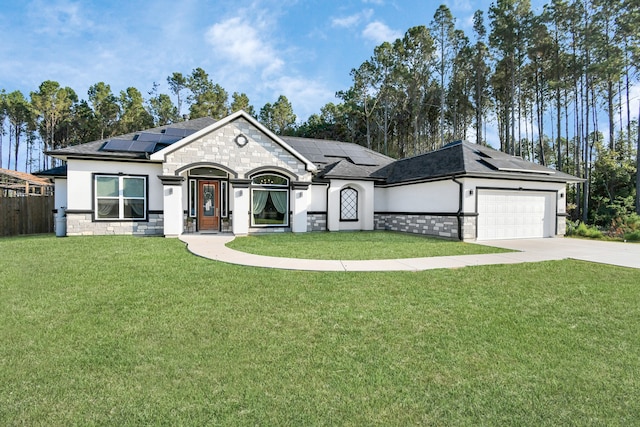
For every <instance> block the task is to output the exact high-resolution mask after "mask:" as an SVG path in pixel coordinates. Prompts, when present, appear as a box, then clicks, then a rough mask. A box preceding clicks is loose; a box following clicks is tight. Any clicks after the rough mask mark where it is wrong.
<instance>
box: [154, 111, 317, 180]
mask: <svg viewBox="0 0 640 427" xmlns="http://www.w3.org/2000/svg"><path fill="white" fill-rule="evenodd" d="M241 133H242V134H244V135H245V136H246V137H247V138H248V139H249V142H248V143H247V145H245V146H244V147H239V146H238V145H237V144H236V143H235V142H234V141H235V138H236V137H237V136H238V135H240V134H241ZM202 162H205V163H207V162H208V163H216V164H221V165H225V166H227V167H228V168H230V169H231V170H233V171H234V172H235V173H237V174H238V176H237V178H244V177H245V174H246V173H247V172H250V171H252V170H254V169H255V168H258V167H262V166H276V167H279V168H283V169H286V170H289V171H291V172H293V173H294V174H295V175H297V177H298V178H297V179H298V180H300V181H311V173H309V172H307V171H306V165H305V164H304V163H303V162H302V161H300V160H298V159H297V158H295V157H294V156H293V155H291V154H290V153H289V152H287V151H286V150H285V149H284V148H282V147H281V146H280V145H279V144H277V143H276V142H274V141H272V140H271V139H270V138H268V137H267V136H266V135H265V134H263V133H262V132H261V131H260V130H259V129H257V128H255V127H254V126H253V125H251V124H250V123H249V122H247V121H246V120H244V119H238V120H236V121H234V122H232V123H229V124H227V125H225V126H224V127H222V128H220V129H216V130H215V131H213V132H211V133H209V134H207V135H204V136H203V137H202V138H200V139H198V140H196V141H193V142H192V143H190V144H188V145H186V146H184V147H181V148H180V149H178V150H176V151H174V152H171V153H169V154H167V156H166V160H165V163H164V166H163V173H164V174H165V175H173V174H174V173H175V171H176V170H177V169H179V168H181V167H183V166H185V165H189V164H196V163H202Z"/></svg>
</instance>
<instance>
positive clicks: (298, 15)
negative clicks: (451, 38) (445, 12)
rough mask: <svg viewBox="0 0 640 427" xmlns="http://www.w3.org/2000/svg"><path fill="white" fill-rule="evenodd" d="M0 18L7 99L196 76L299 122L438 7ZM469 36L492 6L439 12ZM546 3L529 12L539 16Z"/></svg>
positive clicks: (367, 4) (43, 8) (409, 4)
mask: <svg viewBox="0 0 640 427" xmlns="http://www.w3.org/2000/svg"><path fill="white" fill-rule="evenodd" d="M8 3H9V4H5V5H3V7H2V12H1V14H0V34H2V40H3V41H2V43H0V88H4V89H5V90H7V91H13V90H16V89H17V90H21V91H22V92H23V93H24V94H25V95H27V96H28V94H29V92H31V91H35V90H37V88H38V86H39V84H40V83H41V82H42V81H44V80H55V81H58V82H59V83H60V84H61V85H62V86H69V87H71V88H72V89H74V90H75V91H76V92H77V94H78V96H79V97H80V98H81V99H86V98H87V90H88V88H89V86H91V85H92V84H94V83H97V82H100V81H103V82H105V83H107V84H109V85H111V88H112V90H113V92H114V93H115V94H118V93H119V92H120V91H121V90H123V89H126V88H127V87H129V86H133V87H136V88H138V89H139V90H140V91H141V92H142V93H143V95H145V96H146V95H147V92H148V91H150V90H151V88H152V85H153V83H154V82H157V83H159V84H160V88H159V89H160V92H164V93H169V89H168V86H167V83H166V78H167V76H169V75H170V74H172V73H173V72H175V71H178V72H182V73H183V74H185V75H186V74H189V73H190V72H191V70H193V69H194V68H196V67H202V68H203V69H204V70H205V71H207V72H208V73H209V76H210V77H211V79H212V80H213V81H214V83H219V84H220V85H221V86H222V87H224V88H225V89H226V90H227V91H228V92H229V95H231V94H232V93H233V92H235V91H237V92H244V93H246V94H247V95H248V96H249V99H250V101H251V104H252V105H253V106H254V108H255V109H256V111H259V109H260V108H261V107H262V106H263V105H264V104H265V103H267V102H274V101H275V100H276V99H277V98H278V96H279V95H281V94H283V95H285V96H287V98H288V99H289V101H291V103H292V105H293V108H294V111H295V112H296V114H297V115H298V118H299V120H305V119H306V118H307V117H308V116H309V115H310V114H313V113H316V112H319V111H320V107H322V106H323V105H325V104H326V103H327V102H336V101H337V100H336V98H335V92H336V91H339V90H344V89H347V88H348V87H349V86H350V85H351V79H350V76H349V72H350V70H351V69H352V68H355V67H358V66H359V65H360V64H361V63H362V62H363V61H364V60H366V59H368V58H369V57H370V56H371V54H372V53H373V49H374V47H375V46H377V45H379V44H380V43H382V42H383V41H393V40H395V39H396V38H397V37H401V36H402V35H403V34H404V32H405V31H406V30H407V29H408V28H410V27H412V26H415V25H429V23H430V22H431V20H432V18H433V14H434V12H435V10H436V9H437V7H438V6H439V4H440V2H431V1H427V0H339V1H332V0H297V1H296V0H239V1H233V2H231V1H207V0H178V1H176V0H110V1H108V2H107V1H73V0H27V1H12V2H8ZM443 3H444V4H447V6H449V8H450V9H451V11H452V13H453V15H454V16H455V17H456V18H457V26H458V27H459V28H461V29H464V30H465V32H466V33H467V34H468V35H469V36H471V35H472V31H471V17H472V15H473V13H474V11H475V10H477V9H483V10H485V12H486V10H487V9H488V7H489V4H490V1H488V0H481V1H471V0H447V1H444V2H443ZM536 3H539V2H536V1H534V4H536Z"/></svg>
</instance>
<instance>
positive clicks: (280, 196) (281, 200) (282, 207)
mask: <svg viewBox="0 0 640 427" xmlns="http://www.w3.org/2000/svg"><path fill="white" fill-rule="evenodd" d="M269 194H270V195H271V202H273V206H275V208H276V210H277V211H278V212H279V213H281V214H283V213H285V212H286V211H287V192H286V191H270V192H269Z"/></svg>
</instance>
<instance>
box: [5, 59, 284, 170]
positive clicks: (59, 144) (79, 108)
mask: <svg viewBox="0 0 640 427" xmlns="http://www.w3.org/2000/svg"><path fill="white" fill-rule="evenodd" d="M167 83H168V87H169V89H170V92H171V95H173V99H175V100H176V102H174V101H173V99H172V97H171V96H170V95H169V94H166V93H160V92H159V90H158V88H159V86H160V85H159V84H158V83H155V82H154V83H153V87H152V89H151V90H150V91H149V92H148V96H147V97H146V98H145V97H144V96H143V95H142V93H141V92H140V91H139V90H138V89H136V88H135V87H129V88H127V89H126V90H123V91H120V93H119V94H118V95H116V94H114V93H113V91H112V90H111V86H110V85H108V84H106V83H104V82H99V83H96V84H94V85H92V86H91V87H90V88H89V90H88V91H87V99H86V100H85V99H79V97H78V95H77V94H76V92H75V91H74V90H73V89H72V88H70V87H62V86H61V85H60V84H59V83H58V82H56V81H52V80H46V81H44V82H42V84H40V86H39V88H38V90H37V91H33V92H31V93H30V94H29V97H28V98H27V97H26V96H25V95H24V94H23V93H22V92H21V91H19V90H15V91H12V92H9V93H7V92H6V90H5V89H2V90H0V123H1V124H2V126H1V127H0V159H2V158H3V157H2V150H3V149H6V150H8V160H7V163H6V165H3V164H2V163H1V162H0V167H5V166H6V168H8V169H11V168H13V169H15V170H18V169H23V170H25V171H29V172H31V171H37V170H41V169H47V168H49V167H51V166H55V164H53V163H52V162H53V161H54V160H53V159H50V158H49V157H48V156H46V155H45V154H44V153H45V152H47V151H49V150H54V149H58V148H63V147H67V146H70V145H76V144H81V143H84V142H89V141H94V140H99V139H105V138H109V137H112V136H115V135H122V134H126V133H130V132H136V131H139V130H143V129H148V128H151V127H154V126H163V125H167V124H171V123H176V122H179V121H182V120H185V119H187V118H192V119H195V118H200V117H206V116H210V117H213V118H216V119H221V118H223V117H225V116H227V115H228V114H230V113H232V112H235V111H238V110H241V109H243V110H245V111H247V112H248V113H249V114H251V115H255V110H254V108H253V106H252V105H251V104H250V103H249V98H248V96H247V95H246V94H244V93H238V92H234V93H233V94H232V95H231V101H229V94H228V93H227V91H226V90H225V89H224V88H223V87H222V86H220V85H219V84H216V83H213V81H212V80H211V79H210V78H209V75H208V74H207V72H206V71H205V70H203V69H202V68H196V69H194V70H193V71H192V72H191V74H189V75H184V74H182V73H179V72H174V73H173V74H172V75H171V76H169V77H167ZM183 105H184V106H185V107H186V111H188V114H184V115H181V114H180V111H182V110H183ZM259 118H260V120H261V121H262V122H263V123H265V124H266V125H267V126H269V127H270V128H272V129H275V130H280V129H285V128H287V127H291V126H293V125H294V124H295V122H296V116H295V114H293V107H292V105H291V103H290V102H289V100H288V99H287V98H286V97H285V96H280V97H279V98H278V100H276V101H275V102H274V103H273V104H271V103H267V104H265V105H264V106H263V107H262V108H261V109H260V112H259ZM23 145H24V146H26V150H22V149H21V148H22V147H23ZM22 152H26V156H23V158H20V153H22Z"/></svg>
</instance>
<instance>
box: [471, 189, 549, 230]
mask: <svg viewBox="0 0 640 427" xmlns="http://www.w3.org/2000/svg"><path fill="white" fill-rule="evenodd" d="M554 200H555V198H554V196H553V193H546V192H534V191H507V190H479V191H478V223H477V224H478V240H495V239H526V238H535V237H550V236H552V235H553V234H555V205H553V201H554Z"/></svg>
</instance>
